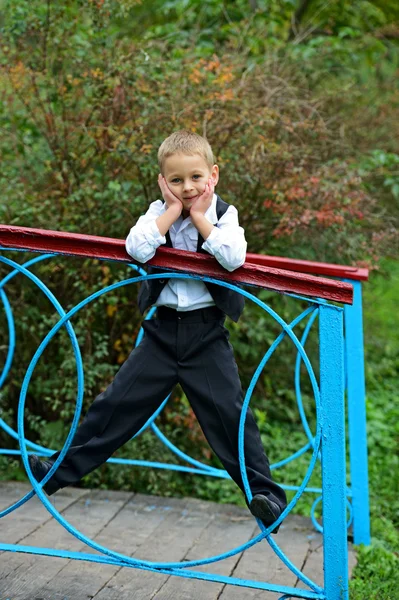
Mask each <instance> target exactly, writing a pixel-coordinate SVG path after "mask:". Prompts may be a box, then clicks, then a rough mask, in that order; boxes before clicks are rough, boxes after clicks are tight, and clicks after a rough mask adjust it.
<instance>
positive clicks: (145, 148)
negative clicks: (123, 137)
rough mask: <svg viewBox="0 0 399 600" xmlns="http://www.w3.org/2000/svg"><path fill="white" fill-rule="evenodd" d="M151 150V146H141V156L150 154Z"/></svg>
mask: <svg viewBox="0 0 399 600" xmlns="http://www.w3.org/2000/svg"><path fill="white" fill-rule="evenodd" d="M152 148H153V145H152V144H143V145H142V146H141V148H140V152H142V153H143V154H150V152H151V150H152Z"/></svg>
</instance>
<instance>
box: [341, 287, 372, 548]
mask: <svg viewBox="0 0 399 600" xmlns="http://www.w3.org/2000/svg"><path fill="white" fill-rule="evenodd" d="M348 282H349V283H351V284H352V285H353V305H352V306H350V305H348V306H345V356H346V373H347V386H348V424H349V453H350V466H351V488H352V508H353V538H354V542H355V544H365V545H369V544H370V507H369V481H368V464H367V430H366V386H365V375H364V351H363V315H362V285H361V283H360V281H350V280H348Z"/></svg>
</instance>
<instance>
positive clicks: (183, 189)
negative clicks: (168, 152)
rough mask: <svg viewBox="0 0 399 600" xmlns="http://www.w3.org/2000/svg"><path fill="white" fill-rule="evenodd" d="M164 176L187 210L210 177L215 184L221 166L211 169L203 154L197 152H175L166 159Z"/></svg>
mask: <svg viewBox="0 0 399 600" xmlns="http://www.w3.org/2000/svg"><path fill="white" fill-rule="evenodd" d="M164 176H165V179H166V182H167V184H168V187H169V189H170V190H171V191H172V192H173V193H174V195H175V196H176V197H177V198H178V199H179V200H180V202H181V203H182V204H183V208H184V211H185V212H187V213H188V212H190V209H191V207H192V205H193V203H194V202H195V200H197V198H198V197H199V196H201V194H203V192H204V190H205V185H206V184H207V183H208V179H209V178H211V179H213V181H214V184H215V185H216V183H217V182H218V179H219V168H218V166H217V165H213V167H212V169H211V170H210V169H209V167H208V165H207V164H206V162H205V160H204V159H203V158H202V156H199V155H198V154H195V155H193V156H188V155H187V154H173V155H172V156H169V157H168V158H166V159H165V163H164Z"/></svg>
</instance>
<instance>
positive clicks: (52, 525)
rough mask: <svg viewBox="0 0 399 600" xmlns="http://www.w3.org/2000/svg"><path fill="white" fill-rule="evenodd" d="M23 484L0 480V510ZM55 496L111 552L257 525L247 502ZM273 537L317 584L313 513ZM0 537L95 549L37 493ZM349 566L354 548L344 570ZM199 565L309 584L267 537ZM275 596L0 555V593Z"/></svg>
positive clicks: (225, 544) (201, 545) (161, 547)
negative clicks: (281, 557)
mask: <svg viewBox="0 0 399 600" xmlns="http://www.w3.org/2000/svg"><path fill="white" fill-rule="evenodd" d="M29 489H30V486H29V485H28V484H24V483H16V482H7V483H4V482H0V509H4V508H6V507H7V506H9V505H10V504H12V503H14V502H15V501H16V500H18V499H19V498H21V497H22V496H23V495H24V494H25V493H26V492H27V491H29ZM51 500H52V502H53V504H54V506H55V507H56V509H57V510H58V511H60V512H62V514H63V516H64V517H65V518H66V519H67V520H68V521H69V522H70V523H71V524H72V525H73V526H75V527H76V528H77V529H79V530H80V531H81V532H82V533H84V534H85V535H87V536H88V537H90V538H92V539H94V540H95V541H97V542H98V543H100V544H102V545H104V546H107V547H108V548H110V549H112V550H116V551H118V552H123V553H124V554H129V555H133V556H134V557H136V558H142V559H147V560H154V561H181V560H192V559H197V558H204V557H207V556H211V555H214V554H219V553H222V552H226V551H227V550H229V549H231V548H233V547H235V546H238V545H241V544H243V543H244V542H246V541H247V540H249V539H251V538H252V537H254V536H255V535H257V534H258V532H259V528H258V526H257V524H256V521H255V520H254V518H253V517H252V516H251V515H250V514H249V512H248V510H246V509H245V508H240V507H237V506H232V505H226V504H224V505H223V504H215V503H213V502H202V501H199V500H195V499H192V498H190V499H188V498H184V499H177V498H160V497H157V496H146V495H143V494H133V493H130V492H113V491H103V490H101V491H97V490H83V489H78V488H65V489H64V490H60V491H59V492H57V494H55V495H54V496H52V497H51ZM273 540H275V541H276V542H277V543H278V545H279V546H280V548H281V549H282V550H283V552H285V553H286V554H287V556H288V557H289V558H290V559H291V560H292V561H293V562H294V564H295V565H296V566H297V567H298V568H300V569H301V570H302V571H303V572H304V573H305V574H306V575H308V576H309V577H310V578H311V579H312V580H313V581H315V582H316V583H318V584H320V585H323V549H322V536H321V535H320V534H319V533H316V532H315V531H314V529H313V527H312V525H311V522H310V519H308V518H305V517H298V516H295V515H294V516H290V517H289V518H288V519H287V520H286V521H285V522H284V524H283V525H282V526H281V528H280V531H279V533H278V535H277V536H273ZM0 542H1V543H8V544H14V543H17V544H20V545H29V546H43V547H49V548H59V549H63V550H72V551H83V552H90V553H93V552H95V551H94V550H92V549H91V548H87V546H85V545H84V544H82V542H80V541H79V540H77V539H76V538H75V537H73V536H72V535H71V534H69V533H68V532H67V531H66V530H65V529H64V528H63V527H61V526H60V525H59V524H58V522H57V521H55V520H54V519H53V518H52V517H51V515H50V514H49V513H48V512H47V510H46V509H45V508H44V507H43V506H42V504H41V502H40V501H39V500H38V499H37V498H36V497H34V498H32V499H31V500H30V501H29V502H28V503H27V504H25V505H23V506H22V507H21V508H19V509H17V510H16V511H14V512H13V513H11V514H10V515H8V516H6V517H4V518H2V519H0ZM354 564H355V556H354V552H353V550H352V549H350V554H349V565H350V571H351V570H352V568H353V566H354ZM196 569H197V570H203V571H207V572H211V573H218V574H221V575H232V576H234V577H239V578H244V579H254V580H259V581H268V582H269V583H274V584H283V585H288V586H292V587H298V588H301V587H302V588H304V587H306V586H304V584H302V582H300V581H298V579H297V577H296V576H295V575H293V574H292V573H291V571H289V570H288V569H287V568H286V567H285V566H284V565H283V563H282V562H281V561H280V560H279V559H278V558H277V556H276V555H275V554H274V552H273V551H272V550H271V549H270V547H269V545H268V544H267V542H265V541H262V542H261V543H259V544H256V545H255V546H254V547H252V548H250V549H248V550H246V551H245V552H244V553H241V554H239V555H237V556H233V557H230V558H228V559H226V560H224V561H222V562H219V563H214V564H211V565H208V566H207V568H201V567H196ZM280 596H281V594H275V593H270V592H265V591H262V590H256V589H251V588H245V587H235V586H232V585H224V584H222V583H215V582H208V581H201V580H197V579H186V578H183V577H170V576H168V575H163V574H158V573H152V572H149V571H142V570H139V569H131V568H127V567H123V568H120V567H114V566H112V565H104V564H96V563H90V562H87V561H76V560H68V559H64V558H51V557H47V556H40V555H33V554H24V553H14V552H3V553H1V557H0V600H89V599H90V600H91V599H95V600H190V599H197V598H198V599H200V600H277V598H279V597H280Z"/></svg>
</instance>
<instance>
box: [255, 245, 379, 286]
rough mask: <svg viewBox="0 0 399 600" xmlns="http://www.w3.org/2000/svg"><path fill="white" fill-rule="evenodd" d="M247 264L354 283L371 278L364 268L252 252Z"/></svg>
mask: <svg viewBox="0 0 399 600" xmlns="http://www.w3.org/2000/svg"><path fill="white" fill-rule="evenodd" d="M247 262H250V263H254V264H257V265H263V266H265V267H276V268H278V269H287V271H298V272H299V273H310V274H313V275H327V276H330V277H339V278H341V279H353V280H354V281H367V280H368V278H369V270H368V269H366V268H363V267H348V266H345V265H334V264H332V263H321V262H313V261H310V260H299V259H296V258H285V257H282V256H268V255H267V254H252V253H251V252H247Z"/></svg>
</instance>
